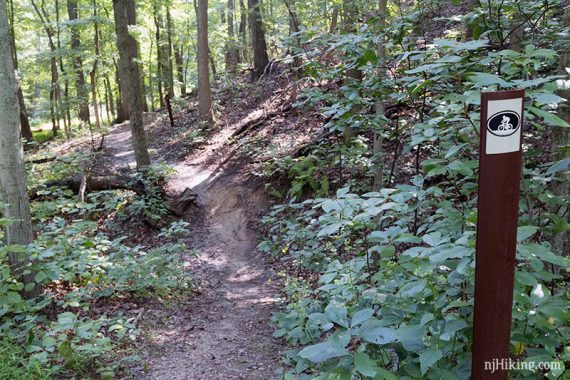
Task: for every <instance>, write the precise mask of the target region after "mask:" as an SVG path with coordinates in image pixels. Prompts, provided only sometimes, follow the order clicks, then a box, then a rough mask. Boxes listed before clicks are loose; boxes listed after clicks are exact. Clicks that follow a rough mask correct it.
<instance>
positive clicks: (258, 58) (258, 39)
mask: <svg viewBox="0 0 570 380" xmlns="http://www.w3.org/2000/svg"><path fill="white" fill-rule="evenodd" d="M247 5H248V8H249V28H250V30H251V38H252V46H253V75H252V79H253V80H257V79H259V78H261V76H262V75H263V73H264V72H265V68H266V67H267V66H268V65H269V57H268V56H267V44H266V43H265V33H264V31H263V22H262V19H261V9H260V8H259V0H247Z"/></svg>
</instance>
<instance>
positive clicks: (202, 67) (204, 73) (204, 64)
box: [194, 0, 213, 125]
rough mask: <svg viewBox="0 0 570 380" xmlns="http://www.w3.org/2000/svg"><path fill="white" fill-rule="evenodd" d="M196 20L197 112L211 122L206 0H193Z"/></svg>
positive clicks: (208, 123)
mask: <svg viewBox="0 0 570 380" xmlns="http://www.w3.org/2000/svg"><path fill="white" fill-rule="evenodd" d="M194 8H195V10H196V19H197V20H198V54H197V56H198V58H197V59H198V112H199V114H200V120H201V122H202V123H205V124H207V125H212V124H213V115H212V89H211V87H210V73H209V70H208V55H209V54H208V52H209V50H210V49H209V48H208V0H194Z"/></svg>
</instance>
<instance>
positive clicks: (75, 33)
mask: <svg viewBox="0 0 570 380" xmlns="http://www.w3.org/2000/svg"><path fill="white" fill-rule="evenodd" d="M67 13H68V15H69V20H70V21H71V22H72V23H71V52H72V54H73V57H74V59H73V69H74V71H75V91H76V93H77V98H78V104H79V110H78V116H79V120H81V121H83V122H85V123H87V124H89V122H90V120H89V96H88V93H87V91H86V88H85V75H84V74H83V60H82V59H81V51H80V49H81V42H80V39H79V30H78V28H77V26H76V24H75V22H76V21H77V20H78V19H79V13H78V11H77V0H67Z"/></svg>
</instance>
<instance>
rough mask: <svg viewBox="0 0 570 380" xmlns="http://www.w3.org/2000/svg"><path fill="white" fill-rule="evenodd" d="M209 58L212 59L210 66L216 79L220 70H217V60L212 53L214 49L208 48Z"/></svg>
mask: <svg viewBox="0 0 570 380" xmlns="http://www.w3.org/2000/svg"><path fill="white" fill-rule="evenodd" d="M208 59H209V60H210V67H211V69H212V77H213V78H214V80H216V78H217V76H218V71H217V70H216V61H215V60H214V56H213V55H212V51H211V50H210V48H208Z"/></svg>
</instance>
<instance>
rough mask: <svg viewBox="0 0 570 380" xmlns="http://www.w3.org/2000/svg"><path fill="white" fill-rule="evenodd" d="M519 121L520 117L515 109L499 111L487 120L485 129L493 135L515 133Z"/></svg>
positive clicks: (502, 135) (501, 135) (503, 135)
mask: <svg viewBox="0 0 570 380" xmlns="http://www.w3.org/2000/svg"><path fill="white" fill-rule="evenodd" d="M520 123H521V117H520V116H519V114H518V113H516V112H515V111H501V112H497V113H496V114H494V115H493V116H491V117H490V118H489V120H487V129H488V130H489V132H491V133H492V134H494V135H495V136H500V137H505V136H510V135H512V134H513V133H515V132H516V131H517V130H518V129H519V127H520Z"/></svg>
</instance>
